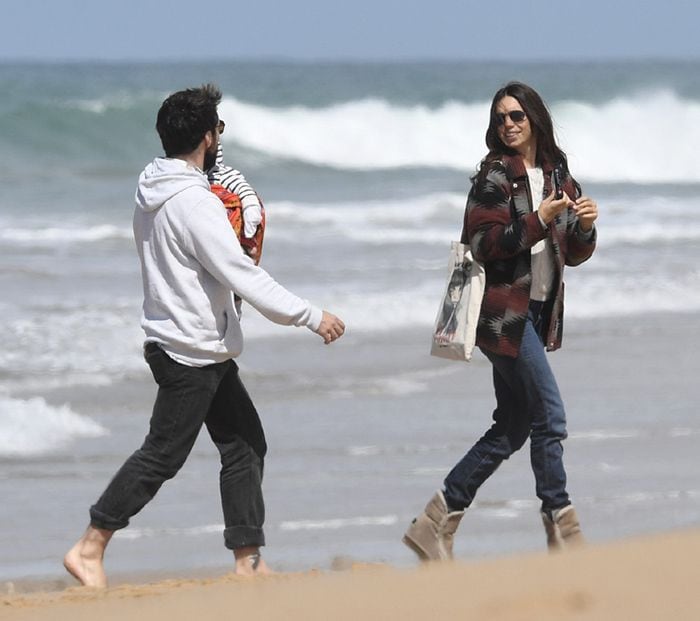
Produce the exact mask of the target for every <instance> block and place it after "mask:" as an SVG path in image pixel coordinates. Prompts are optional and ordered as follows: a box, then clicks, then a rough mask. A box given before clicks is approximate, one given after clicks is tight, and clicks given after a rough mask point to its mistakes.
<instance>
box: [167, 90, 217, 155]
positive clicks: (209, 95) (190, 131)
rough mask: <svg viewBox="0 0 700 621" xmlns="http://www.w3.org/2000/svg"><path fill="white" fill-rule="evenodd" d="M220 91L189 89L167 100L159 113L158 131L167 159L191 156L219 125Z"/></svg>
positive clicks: (174, 94)
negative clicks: (189, 154)
mask: <svg viewBox="0 0 700 621" xmlns="http://www.w3.org/2000/svg"><path fill="white" fill-rule="evenodd" d="M220 102H221V91H220V90H219V89H218V87H216V86H214V85H213V84H204V85H202V86H201V87H199V88H188V89H186V90H184V91H178V92H177V93H173V94H172V95H170V97H168V98H167V99H166V100H165V101H164V102H163V105H162V106H161V107H160V110H158V119H157V121H156V130H157V131H158V135H159V136H160V141H161V143H162V144H163V150H164V151H165V155H166V157H173V156H176V155H184V154H187V153H192V151H194V150H195V149H196V148H197V146H198V145H199V143H200V142H202V139H203V138H204V135H205V134H206V133H207V132H209V131H213V130H214V128H215V127H216V126H217V124H218V123H219V115H218V113H217V111H216V108H217V106H218V105H219V103H220Z"/></svg>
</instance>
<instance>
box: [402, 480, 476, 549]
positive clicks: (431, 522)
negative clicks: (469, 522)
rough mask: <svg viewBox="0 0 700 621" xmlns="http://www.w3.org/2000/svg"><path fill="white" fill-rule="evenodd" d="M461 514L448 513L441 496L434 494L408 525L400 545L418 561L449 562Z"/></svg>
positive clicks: (457, 512) (461, 512) (458, 512)
mask: <svg viewBox="0 0 700 621" xmlns="http://www.w3.org/2000/svg"><path fill="white" fill-rule="evenodd" d="M463 515H464V511H450V510H449V509H448V507H447V503H446V502H445V496H444V495H443V493H442V492H440V491H438V492H436V493H435V495H434V496H433V497H432V498H431V499H430V502H428V504H427V505H425V510H424V511H423V513H421V514H420V515H419V516H418V517H417V518H415V519H414V520H413V522H411V525H410V526H409V527H408V530H407V531H406V534H405V535H404V536H403V542H404V543H405V544H406V545H407V546H408V547H409V548H411V550H413V551H414V552H415V553H416V554H417V555H418V557H419V558H420V559H421V561H446V560H451V559H452V542H453V538H454V534H455V531H456V530H457V527H458V526H459V521H460V520H461V519H462V516H463Z"/></svg>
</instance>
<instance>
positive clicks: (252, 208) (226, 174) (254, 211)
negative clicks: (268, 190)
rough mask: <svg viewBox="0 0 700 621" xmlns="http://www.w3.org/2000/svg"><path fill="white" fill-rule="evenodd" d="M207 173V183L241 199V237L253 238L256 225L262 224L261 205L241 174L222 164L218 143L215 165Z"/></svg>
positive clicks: (220, 147) (222, 150) (221, 151)
mask: <svg viewBox="0 0 700 621" xmlns="http://www.w3.org/2000/svg"><path fill="white" fill-rule="evenodd" d="M206 172H207V176H208V177H209V183H211V184H214V183H218V184H219V185H221V186H223V187H225V188H226V189H227V190H228V191H229V192H233V193H234V194H237V195H238V198H240V199H241V207H242V209H243V236H244V237H247V238H251V237H253V235H255V231H256V230H257V228H258V225H259V224H260V223H261V222H262V205H261V204H260V200H259V199H258V195H257V194H256V193H255V190H254V189H253V188H252V187H251V186H250V184H249V183H248V182H247V181H246V180H245V177H244V176H243V173H242V172H241V171H240V170H236V169H235V168H232V167H231V166H226V165H225V164H224V149H223V147H222V146H221V142H219V146H218V148H217V151H216V164H214V166H212V167H211V168H210V169H209V170H208V171H206Z"/></svg>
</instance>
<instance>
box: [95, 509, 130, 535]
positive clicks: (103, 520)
mask: <svg viewBox="0 0 700 621" xmlns="http://www.w3.org/2000/svg"><path fill="white" fill-rule="evenodd" d="M128 525H129V520H117V519H115V518H113V517H111V516H109V515H106V514H104V513H101V512H100V511H98V510H97V509H95V507H94V506H93V507H90V526H94V527H95V528H101V529H102V530H121V529H122V528H126V527H127V526H128Z"/></svg>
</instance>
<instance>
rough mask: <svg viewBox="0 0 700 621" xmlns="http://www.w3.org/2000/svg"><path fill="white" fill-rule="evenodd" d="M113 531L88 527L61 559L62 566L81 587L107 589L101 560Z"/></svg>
mask: <svg viewBox="0 0 700 621" xmlns="http://www.w3.org/2000/svg"><path fill="white" fill-rule="evenodd" d="M113 532H114V531H111V530H103V529H101V528H95V527H94V526H88V528H87V530H86V531H85V534H84V535H83V536H82V537H81V538H80V539H79V540H78V542H77V543H76V544H75V545H74V546H73V547H72V548H71V549H70V550H69V551H68V553H67V554H66V555H65V556H64V557H63V566H64V567H65V568H66V570H67V571H68V573H70V574H71V575H72V576H73V577H74V578H75V579H76V580H77V581H78V582H80V583H81V584H82V585H83V586H86V587H91V588H94V589H104V588H106V587H107V576H106V575H105V571H104V566H103V563H102V560H103V559H104V553H105V548H106V547H107V544H108V543H109V540H110V539H111V538H112V534H113Z"/></svg>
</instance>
